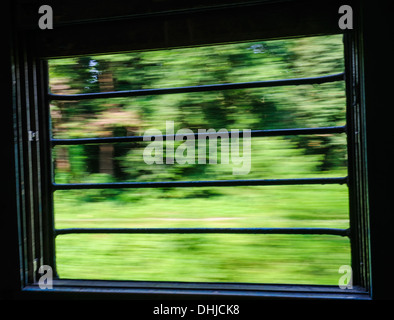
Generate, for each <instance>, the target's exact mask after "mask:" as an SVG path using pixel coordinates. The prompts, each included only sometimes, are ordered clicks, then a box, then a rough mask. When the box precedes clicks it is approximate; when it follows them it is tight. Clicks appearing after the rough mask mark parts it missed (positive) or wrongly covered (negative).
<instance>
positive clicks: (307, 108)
mask: <svg viewBox="0 0 394 320" xmlns="http://www.w3.org/2000/svg"><path fill="white" fill-rule="evenodd" d="M51 116H52V134H53V137H54V138H57V139H67V138H105V137H117V136H143V135H144V134H146V135H148V130H149V129H155V130H160V131H161V132H162V134H166V131H168V129H167V127H168V124H167V122H168V121H170V122H171V123H173V124H172V126H173V130H174V133H176V132H177V131H178V130H180V129H184V128H186V129H189V130H191V131H193V132H196V133H197V132H198V130H199V129H206V130H208V129H214V130H216V131H218V130H220V129H226V130H229V131H230V130H234V129H238V130H244V129H250V130H263V129H286V128H303V127H307V128H308V127H309V128H311V127H326V126H342V125H344V124H345V123H346V121H345V119H346V99H345V85H344V83H343V81H341V82H333V83H324V84H320V85H299V86H291V87H273V88H257V89H245V90H225V91H215V92H205V93H183V94H165V95H159V96H147V97H126V98H108V99H94V100H81V101H52V104H51Z"/></svg>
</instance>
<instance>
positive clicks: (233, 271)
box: [55, 185, 350, 285]
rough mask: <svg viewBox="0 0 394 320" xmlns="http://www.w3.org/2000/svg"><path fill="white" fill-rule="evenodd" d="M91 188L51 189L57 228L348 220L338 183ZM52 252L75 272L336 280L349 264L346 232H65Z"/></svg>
mask: <svg viewBox="0 0 394 320" xmlns="http://www.w3.org/2000/svg"><path fill="white" fill-rule="evenodd" d="M89 192H90V193H89ZM91 192H92V191H91V190H86V191H83V190H78V191H74V190H73V191H57V192H56V193H55V219H56V221H55V223H56V228H71V227H78V228H81V227H97V228H100V227H157V228H159V227H329V228H347V227H348V224H349V222H348V203H347V201H348V200H347V199H348V194H347V187H346V186H339V185H326V186H280V187H226V188H190V189H189V188H188V189H187V190H186V189H182V188H174V189H172V190H171V191H170V190H150V189H134V190H121V191H118V190H117V193H116V194H112V195H111V194H97V192H98V191H97V190H96V191H95V192H96V197H94V196H93V195H92V193H91ZM88 199H89V201H87V200H88ZM56 253H57V254H56V258H57V270H58V273H59V275H60V277H61V278H82V279H112V280H158V281H202V282H206V281H208V282H222V281H226V282H249V283H292V284H332V285H336V284H337V283H338V279H339V276H340V274H338V269H339V267H340V266H341V265H349V264H350V243H349V240H348V239H347V238H342V237H338V236H329V235H326V236H323V235H322V236H320V235H319V236H317V235H223V234H206V235H203V234H192V235H178V234H170V235H162V234H156V235H152V234H151V235H146V234H133V235H127V234H121V235H119V234H118V235H114V234H74V235H73V234H70V235H61V236H58V237H57V239H56Z"/></svg>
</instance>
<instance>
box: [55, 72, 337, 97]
mask: <svg viewBox="0 0 394 320" xmlns="http://www.w3.org/2000/svg"><path fill="white" fill-rule="evenodd" d="M343 79H344V73H336V74H332V75H327V76H320V77H310V78H294V79H282V80H269V81H252V82H239V83H221V84H207V85H200V86H187V87H175V88H161V89H140V90H125V91H111V92H97V93H80V94H69V95H60V94H53V93H48V98H49V99H50V100H63V101H64V100H86V99H106V98H119V97H139V96H151V95H162V94H175V93H190V92H207V91H218V90H230V89H248V88H266V87H279V86H291V85H303V84H321V83H326V82H334V81H340V80H343Z"/></svg>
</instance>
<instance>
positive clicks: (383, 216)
mask: <svg viewBox="0 0 394 320" xmlns="http://www.w3.org/2000/svg"><path fill="white" fill-rule="evenodd" d="M250 2H251V3H252V2H255V1H250ZM267 2H271V1H267ZM283 2H288V3H290V6H289V7H288V8H292V7H291V3H296V2H298V3H301V4H303V5H304V6H303V7H302V6H301V7H300V8H301V9H298V10H299V11H292V10H291V9H287V10H284V11H280V10H281V6H280V5H281V3H283ZM110 3H111V5H110V6H107V5H106V2H105V1H74V0H73V1H57V0H56V1H46V2H45V3H41V2H40V1H36V0H18V1H4V2H3V3H2V9H3V18H2V20H1V23H2V24H1V25H2V30H3V32H2V35H3V39H2V42H3V44H2V48H3V51H4V52H5V53H6V54H5V58H4V60H2V63H1V71H0V76H1V80H2V81H1V83H2V86H1V89H2V107H3V110H4V113H3V114H2V117H1V121H2V125H1V127H0V128H1V137H2V141H3V153H2V154H3V161H2V164H3V167H2V181H4V182H5V185H4V187H3V192H2V196H3V205H2V209H1V210H0V212H1V213H0V246H1V256H0V257H1V258H0V261H1V263H0V265H1V268H2V269H3V270H1V271H2V272H1V274H2V275H3V276H2V281H1V295H2V296H3V297H4V298H6V299H12V298H16V297H18V292H19V289H20V283H19V261H18V257H19V253H18V249H19V245H18V229H17V214H16V212H17V201H16V193H15V192H16V191H15V190H16V186H15V163H14V160H15V159H14V151H15V150H14V148H15V147H14V128H13V109H12V108H13V87H12V84H13V82H12V81H13V79H12V72H11V71H12V61H11V54H10V53H11V50H12V49H13V47H12V40H13V37H14V36H15V35H17V34H19V35H21V34H22V35H23V34H28V35H29V37H28V40H29V41H30V42H31V44H33V47H34V50H35V52H36V54H44V55H47V56H56V55H60V54H65V55H67V54H73V53H76V52H80V53H85V52H88V51H90V50H93V51H95V50H99V47H100V46H101V42H95V41H97V40H95V38H94V37H88V35H89V32H92V30H96V31H100V30H97V29H94V28H95V27H94V25H92V27H86V28H85V29H83V31H82V32H78V31H79V30H82V29H81V25H80V23H82V22H84V21H85V20H91V19H94V18H96V17H97V18H100V19H107V18H108V17H113V16H125V15H130V14H134V15H137V16H139V17H140V18H141V17H143V16H144V15H146V14H151V13H152V12H162V13H160V14H157V15H155V16H154V17H152V20H151V23H147V21H148V20H144V21H145V22H144V23H146V28H145V29H144V32H142V33H141V31H138V33H137V34H136V33H135V32H136V30H135V29H134V31H130V32H127V30H126V29H124V31H123V32H122V33H121V34H120V35H116V36H117V37H118V38H115V41H114V45H113V47H111V48H108V50H109V51H117V50H125V49H127V48H124V47H123V45H122V43H123V42H124V37H129V38H130V39H131V40H132V39H135V37H136V36H139V37H140V38H139V39H142V40H143V41H139V42H138V43H140V47H139V48H136V49H146V48H151V47H153V46H156V47H157V46H158V47H160V46H179V45H193V44H197V43H215V42H223V41H226V40H228V38H226V35H228V34H229V33H231V32H232V31H233V32H238V36H239V38H240V39H242V40H246V39H252V38H256V37H258V38H263V37H265V36H268V35H269V34H272V30H276V31H277V34H278V35H279V36H285V35H291V33H292V32H293V33H294V34H299V33H301V34H304V33H305V34H313V33H314V32H316V30H318V27H321V26H324V27H325V28H327V31H328V32H329V30H330V29H333V28H336V23H335V24H334V23H333V21H335V22H336V21H337V20H336V19H334V16H336V15H337V13H332V14H330V15H323V16H321V17H317V16H308V14H307V12H308V8H310V7H308V5H307V2H305V1H277V2H274V1H272V4H271V6H272V10H273V11H272V12H274V11H275V10H278V12H280V13H281V17H283V20H282V19H280V20H278V19H274V18H273V16H271V15H268V14H265V13H264V12H261V13H256V12H257V11H255V10H252V11H249V10H247V9H242V10H240V9H239V8H237V3H238V1H236V0H233V1H231V0H221V1H220V0H215V1H203V0H201V1H196V0H195V1H170V0H168V1H166V0H151V1H125V2H123V1H120V0H117V1H115V0H113V1H111V2H110ZM226 3H231V6H230V8H229V9H226V10H227V11H226V12H227V13H226V14H228V16H229V19H230V20H231V23H229V24H226V25H222V26H220V27H218V28H217V29H215V32H211V31H212V30H211V29H210V28H205V29H204V28H203V27H202V26H204V25H205V26H209V25H210V23H211V25H213V23H214V20H215V15H214V14H213V13H212V12H213V11H212V10H208V11H207V10H206V8H205V7H207V6H212V5H215V6H218V7H220V6H222V5H224V4H226ZM315 3H318V4H317V5H321V2H317V1H315ZM338 3H339V2H338V1H336V2H335V1H334V2H331V1H330V2H329V4H327V10H328V9H329V8H331V9H333V8H335V6H338ZM41 4H49V5H52V6H53V9H54V16H55V28H54V30H46V31H45V30H43V31H40V30H38V28H37V25H36V21H37V17H38V14H37V8H38V7H39V6H40V5H41ZM253 5H255V4H254V3H253ZM251 6H252V4H251ZM189 8H191V9H193V10H192V12H191V13H188V15H186V16H185V17H187V18H186V19H185V18H180V16H179V15H178V13H180V12H182V11H183V10H186V9H189ZM331 9H330V10H331ZM171 10H176V12H175V13H174V12H172V13H171V14H169V13H168V12H167V11H171ZM243 10H244V11H243ZM163 11H165V12H163ZM330 12H331V11H330ZM333 12H334V11H333ZM390 12H391V11H390V10H389V8H388V2H386V3H385V4H382V3H379V4H377V3H375V2H373V1H363V2H362V8H361V21H362V22H363V24H364V25H363V32H364V68H365V101H366V116H367V123H366V125H367V151H368V180H369V206H370V212H371V215H370V225H371V228H370V235H371V261H372V268H371V276H372V293H373V297H374V298H377V299H385V298H386V299H387V298H391V299H392V298H394V295H393V293H392V290H391V288H392V287H393V284H394V277H393V274H392V264H391V256H392V250H393V249H392V248H393V244H394V241H393V238H392V234H393V231H394V227H393V226H394V214H393V205H392V201H391V197H392V190H393V188H392V183H391V182H390V180H389V178H390V177H391V175H392V164H393V149H394V148H393V138H394V133H393V124H392V118H391V114H390V113H389V111H390V109H392V108H393V106H392V103H391V91H392V88H391V81H390V79H391V76H392V71H391V70H392V47H393V45H392V41H391V38H392V35H391V32H392V30H393V25H392V21H393V19H392V17H390ZM248 14H250V24H249V25H244V24H237V23H235V22H236V21H237V17H238V18H239V20H238V21H241V17H242V16H244V15H248ZM237 15H238V16H237ZM297 15H299V24H298V26H299V27H298V29H297V28H296V29H293V30H288V29H286V28H285V25H284V24H283V21H286V19H289V18H291V17H293V18H294V16H297ZM305 17H309V18H308V19H309V20H307V21H305ZM179 19H181V20H179ZM138 21H141V20H139V18H138V17H135V19H134V20H132V22H130V21H129V20H127V19H121V20H119V21H108V23H107V24H106V26H105V27H103V28H104V29H103V30H102V32H103V34H106V35H107V36H108V37H111V38H114V37H115V35H114V34H113V33H111V31H112V30H115V29H118V27H119V24H128V25H129V26H130V24H132V23H135V24H136V25H138V24H139V22H138ZM361 21H357V22H355V28H359V27H360V25H359V23H361ZM180 24H181V25H182V24H183V25H184V27H182V28H179V27H177V26H179V25H180ZM57 26H58V27H57ZM256 26H257V27H258V29H257V30H256V28H255V27H256ZM69 28H71V29H73V30H75V32H74V37H73V38H67V35H66V32H65V31H66V30H68V29H69ZM111 28H112V29H111ZM138 30H140V29H138ZM253 30H254V31H253ZM254 32H255V33H254ZM233 35H234V34H233ZM144 39H145V40H144ZM100 41H103V39H102V38H100Z"/></svg>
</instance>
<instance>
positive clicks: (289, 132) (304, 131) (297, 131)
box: [51, 126, 346, 146]
mask: <svg viewBox="0 0 394 320" xmlns="http://www.w3.org/2000/svg"><path fill="white" fill-rule="evenodd" d="M344 132H346V126H337V127H320V128H293V129H271V130H251V131H250V135H251V137H274V136H293V135H308V134H332V133H344ZM222 135H223V133H221V132H214V133H208V132H207V133H197V132H196V133H190V134H171V135H160V136H157V135H156V136H125V137H111V138H80V139H51V142H52V145H53V146H57V145H81V144H95V143H119V142H132V141H144V138H145V141H151V140H152V138H155V139H163V140H167V139H168V138H171V139H175V138H176V137H180V138H183V137H185V136H194V138H195V139H201V138H204V137H218V136H222ZM243 136H244V131H242V130H241V131H239V137H243ZM229 137H231V130H230V131H229Z"/></svg>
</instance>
